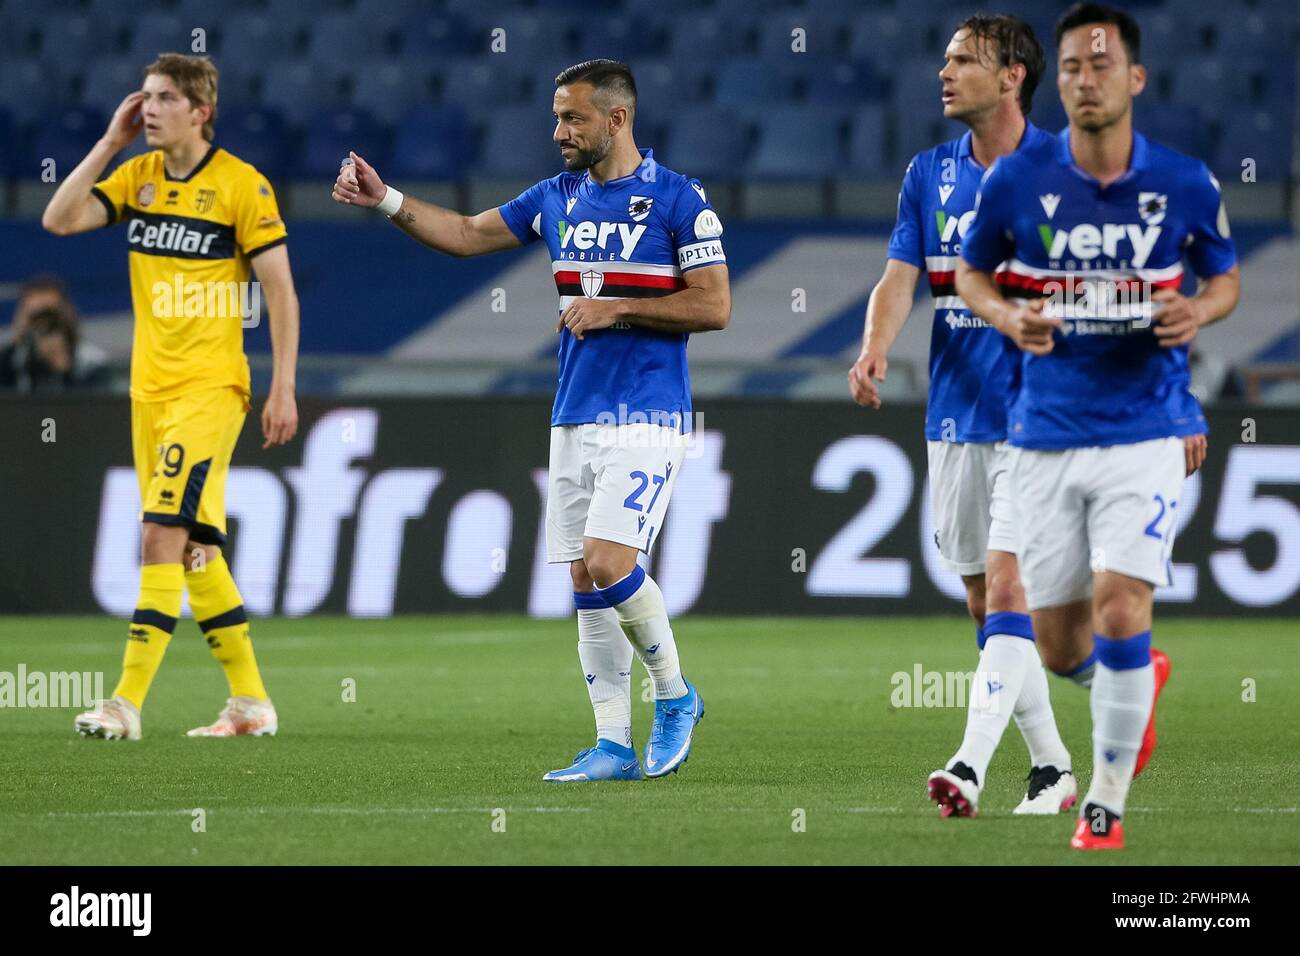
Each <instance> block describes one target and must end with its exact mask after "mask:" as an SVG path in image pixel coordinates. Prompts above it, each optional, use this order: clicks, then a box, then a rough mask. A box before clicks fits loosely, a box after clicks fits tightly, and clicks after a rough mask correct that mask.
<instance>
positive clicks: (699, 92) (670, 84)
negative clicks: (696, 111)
mask: <svg viewBox="0 0 1300 956" xmlns="http://www.w3.org/2000/svg"><path fill="white" fill-rule="evenodd" d="M635 73H636V92H637V113H638V114H639V115H641V116H647V117H649V118H651V119H656V118H663V117H666V116H668V115H669V114H670V113H671V112H675V111H676V110H678V109H681V108H682V107H683V106H690V105H694V104H696V103H699V102H700V101H701V100H702V99H703V96H704V90H705V77H706V75H711V73H712V70H711V68H709V67H707V66H701V65H696V66H683V65H675V64H673V63H670V62H668V61H667V60H640V61H638V62H637V63H636V64H635Z"/></svg>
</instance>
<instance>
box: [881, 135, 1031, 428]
mask: <svg viewBox="0 0 1300 956" xmlns="http://www.w3.org/2000/svg"><path fill="white" fill-rule="evenodd" d="M1051 138H1052V137H1051V134H1050V133H1045V132H1043V131H1042V130H1040V129H1039V128H1038V127H1036V126H1034V125H1033V124H1032V123H1027V124H1026V126H1025V133H1024V135H1023V136H1022V137H1021V138H1020V145H1019V146H1017V149H1019V150H1026V149H1032V148H1033V147H1035V146H1038V145H1040V144H1041V143H1043V142H1044V141H1046V140H1050V139H1051ZM984 172H985V170H984V167H983V166H981V165H980V164H979V163H978V162H977V161H976V159H975V157H974V156H973V155H972V153H971V134H970V133H966V135H964V136H961V137H959V138H958V139H954V140H952V141H950V142H947V143H943V144H942V145H939V146H936V147H934V148H933V149H929V150H926V151H925V152H923V153H918V154H917V155H916V157H915V158H914V159H913V160H912V162H911V163H910V164H909V165H908V167H907V172H906V173H905V174H904V176H903V188H902V189H901V190H900V191H899V194H898V219H897V221H896V223H895V225H894V231H893V233H892V234H891V235H890V237H889V258H891V259H897V260H899V261H900V262H906V263H908V264H910V265H913V266H916V267H917V268H918V269H922V270H924V271H925V273H926V274H927V275H928V276H929V279H930V295H931V297H932V298H933V300H934V325H933V328H932V331H931V333H930V396H929V401H928V402H927V403H926V412H925V437H926V438H928V439H930V440H931V441H945V440H946V441H959V442H992V441H1001V440H1002V439H1004V438H1006V437H1007V404H1008V402H1009V400H1010V399H1011V397H1012V392H1013V391H1014V385H1015V375H1016V371H1017V367H1018V365H1019V359H1018V358H1017V357H1016V353H1017V352H1018V350H1017V349H1016V347H1015V344H1014V343H1012V342H1010V341H1008V340H1007V338H1006V337H1005V336H1003V335H1002V334H1001V333H1000V332H998V331H997V330H996V329H994V328H993V327H992V326H990V325H989V324H988V323H986V322H985V321H984V320H983V319H981V318H978V317H977V316H974V315H972V314H971V311H970V309H968V308H967V307H966V303H965V302H963V301H962V300H961V297H960V296H958V295H957V286H956V269H957V257H958V256H959V255H960V254H961V248H962V242H963V240H964V239H965V236H966V232H967V230H968V229H969V228H970V224H971V220H973V219H974V218H975V196H976V194H977V193H978V191H979V185H980V179H981V178H982V177H983V176H984Z"/></svg>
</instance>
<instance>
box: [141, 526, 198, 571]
mask: <svg viewBox="0 0 1300 956" xmlns="http://www.w3.org/2000/svg"><path fill="white" fill-rule="evenodd" d="M188 537H189V531H188V529H186V528H176V527H172V526H171V525H163V524H158V523H156V522H153V521H146V522H144V524H142V525H141V527H140V560H141V561H142V562H143V563H145V564H179V563H181V561H182V560H183V559H184V554H185V542H186V539H187V538H188Z"/></svg>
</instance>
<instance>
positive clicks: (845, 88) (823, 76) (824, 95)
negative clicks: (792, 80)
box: [804, 61, 885, 106]
mask: <svg viewBox="0 0 1300 956" xmlns="http://www.w3.org/2000/svg"><path fill="white" fill-rule="evenodd" d="M804 91H805V92H804V95H805V96H806V97H807V98H808V100H809V101H811V102H813V103H823V104H826V105H828V106H857V105H858V104H860V103H865V102H867V101H875V100H880V99H882V98H883V97H884V95H885V84H884V82H883V81H881V79H880V78H879V77H877V76H876V74H875V71H874V70H873V69H872V68H871V66H870V64H867V63H849V62H846V61H840V62H838V63H831V64H827V65H826V66H825V67H824V68H822V69H819V70H815V71H814V72H813V73H812V75H811V76H810V77H809V78H808V81H807V83H806V85H805V87H804Z"/></svg>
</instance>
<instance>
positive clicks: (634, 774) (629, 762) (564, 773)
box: [542, 738, 641, 783]
mask: <svg viewBox="0 0 1300 956" xmlns="http://www.w3.org/2000/svg"><path fill="white" fill-rule="evenodd" d="M542 779H543V780H549V781H551V782H552V783H582V782H586V781H591V780H640V779H641V764H640V762H639V761H638V760H637V759H636V751H635V750H633V749H632V748H631V747H623V746H620V745H619V744H616V743H614V741H612V740H605V739H604V738H601V739H600V740H597V741H596V746H594V747H588V748H587V749H586V750H582V751H579V752H578V756H576V757H574V758H573V764H572V766H569V767H565V768H564V769H563V770H552V771H551V772H550V773H548V774H546V775H545V776H544V777H542Z"/></svg>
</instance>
